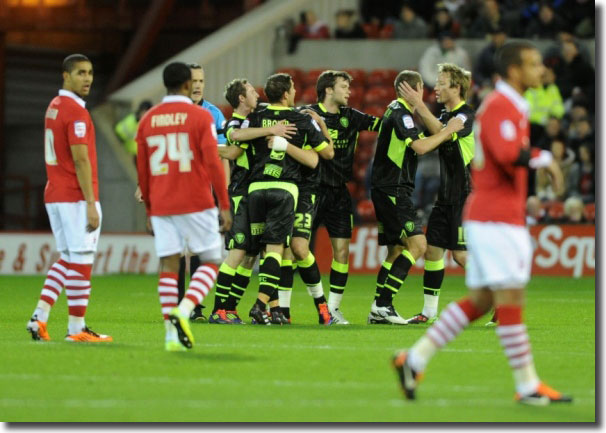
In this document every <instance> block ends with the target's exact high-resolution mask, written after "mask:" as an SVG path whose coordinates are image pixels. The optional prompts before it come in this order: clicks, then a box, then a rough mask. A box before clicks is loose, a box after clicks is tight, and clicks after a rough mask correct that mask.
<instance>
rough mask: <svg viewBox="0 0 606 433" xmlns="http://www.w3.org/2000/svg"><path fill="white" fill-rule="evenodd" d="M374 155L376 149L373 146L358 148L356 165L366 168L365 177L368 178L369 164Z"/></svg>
mask: <svg viewBox="0 0 606 433" xmlns="http://www.w3.org/2000/svg"><path fill="white" fill-rule="evenodd" d="M373 155H374V149H373V147H372V146H358V149H357V150H356V154H355V161H356V164H360V165H362V166H363V168H364V176H366V170H367V169H368V163H369V162H370V160H371V159H372V156H373Z"/></svg>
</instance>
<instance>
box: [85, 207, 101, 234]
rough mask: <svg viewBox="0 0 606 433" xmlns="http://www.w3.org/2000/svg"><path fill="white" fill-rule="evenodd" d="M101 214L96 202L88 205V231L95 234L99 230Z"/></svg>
mask: <svg viewBox="0 0 606 433" xmlns="http://www.w3.org/2000/svg"><path fill="white" fill-rule="evenodd" d="M99 220H100V218H99V212H98V211H97V205H96V203H95V202H92V203H86V222H87V224H86V231H87V232H89V233H90V232H94V231H95V230H97V229H98V228H99Z"/></svg>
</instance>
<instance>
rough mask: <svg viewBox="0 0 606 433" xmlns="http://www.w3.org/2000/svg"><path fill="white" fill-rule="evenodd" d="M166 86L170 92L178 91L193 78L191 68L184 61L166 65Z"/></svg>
mask: <svg viewBox="0 0 606 433" xmlns="http://www.w3.org/2000/svg"><path fill="white" fill-rule="evenodd" d="M162 79H163V81H164V87H166V90H167V91H168V92H176V91H178V90H179V89H180V88H181V86H182V85H183V84H184V83H185V82H187V81H189V80H191V69H190V68H189V66H187V64H186V63H183V62H173V63H171V64H169V65H166V67H165V68H164V71H162Z"/></svg>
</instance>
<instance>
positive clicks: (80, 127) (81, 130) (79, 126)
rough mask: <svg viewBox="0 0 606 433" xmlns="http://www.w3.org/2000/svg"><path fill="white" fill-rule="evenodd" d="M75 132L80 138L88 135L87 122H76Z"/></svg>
mask: <svg viewBox="0 0 606 433" xmlns="http://www.w3.org/2000/svg"><path fill="white" fill-rule="evenodd" d="M74 134H75V135H76V137H78V138H83V137H86V123H84V122H74Z"/></svg>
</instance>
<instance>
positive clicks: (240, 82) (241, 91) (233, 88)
mask: <svg viewBox="0 0 606 433" xmlns="http://www.w3.org/2000/svg"><path fill="white" fill-rule="evenodd" d="M247 83H248V80H247V79H246V78H235V79H233V80H231V81H230V82H229V83H227V85H226V86H225V93H224V94H223V95H224V96H225V99H227V102H229V105H231V106H232V107H233V108H238V105H240V95H242V96H244V97H246V84H247Z"/></svg>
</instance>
